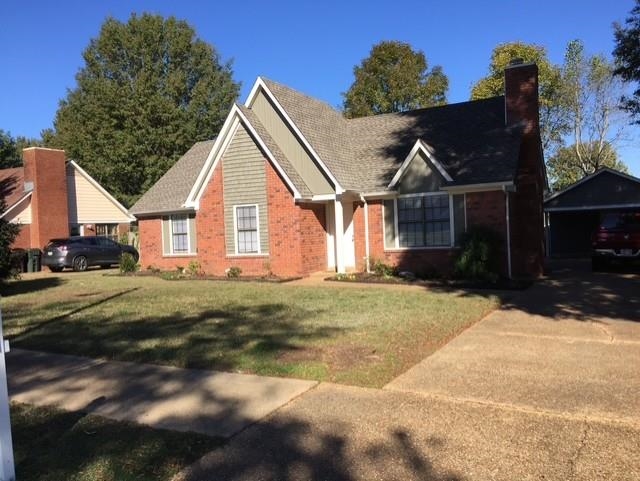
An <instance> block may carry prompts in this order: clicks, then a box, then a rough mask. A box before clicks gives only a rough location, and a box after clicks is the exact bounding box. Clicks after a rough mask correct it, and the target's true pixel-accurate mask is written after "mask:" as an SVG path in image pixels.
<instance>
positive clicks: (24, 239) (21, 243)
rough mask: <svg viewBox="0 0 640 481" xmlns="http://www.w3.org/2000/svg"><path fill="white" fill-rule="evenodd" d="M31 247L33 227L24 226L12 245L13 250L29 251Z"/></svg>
mask: <svg viewBox="0 0 640 481" xmlns="http://www.w3.org/2000/svg"><path fill="white" fill-rule="evenodd" d="M30 247H31V225H30V224H23V225H21V226H20V232H19V233H18V236H17V237H16V239H15V240H14V241H13V244H11V248H12V249H29V248H30Z"/></svg>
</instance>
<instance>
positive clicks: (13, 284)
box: [0, 277, 68, 297]
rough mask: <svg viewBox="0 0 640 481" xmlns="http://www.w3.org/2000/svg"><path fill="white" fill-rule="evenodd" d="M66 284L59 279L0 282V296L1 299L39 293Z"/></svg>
mask: <svg viewBox="0 0 640 481" xmlns="http://www.w3.org/2000/svg"><path fill="white" fill-rule="evenodd" d="M66 282H68V281H67V280H66V279H61V278H60V277H40V278H36V279H19V280H12V281H4V282H0V295H2V296H3V297H9V296H17V295H19V294H28V293H31V292H39V291H43V290H45V289H50V288H52V287H58V286H61V285H62V284H64V283H66Z"/></svg>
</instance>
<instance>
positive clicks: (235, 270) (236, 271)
mask: <svg viewBox="0 0 640 481" xmlns="http://www.w3.org/2000/svg"><path fill="white" fill-rule="evenodd" d="M225 272H226V274H227V277H229V278H230V279H237V278H238V277H240V274H242V269H240V268H239V267H238V266H231V267H229V268H228V269H226V270H225Z"/></svg>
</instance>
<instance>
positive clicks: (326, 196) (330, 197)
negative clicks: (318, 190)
mask: <svg viewBox="0 0 640 481" xmlns="http://www.w3.org/2000/svg"><path fill="white" fill-rule="evenodd" d="M311 200H312V201H325V200H336V194H316V195H312V196H311Z"/></svg>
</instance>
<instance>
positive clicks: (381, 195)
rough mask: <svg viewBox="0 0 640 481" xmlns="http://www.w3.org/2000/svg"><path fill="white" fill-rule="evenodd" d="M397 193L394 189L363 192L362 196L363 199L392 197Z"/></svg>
mask: <svg viewBox="0 0 640 481" xmlns="http://www.w3.org/2000/svg"><path fill="white" fill-rule="evenodd" d="M397 195H398V193H397V192H396V191H386V190H383V191H380V192H364V193H363V194H362V197H363V198H365V199H393V198H395V197H396V196H397Z"/></svg>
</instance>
